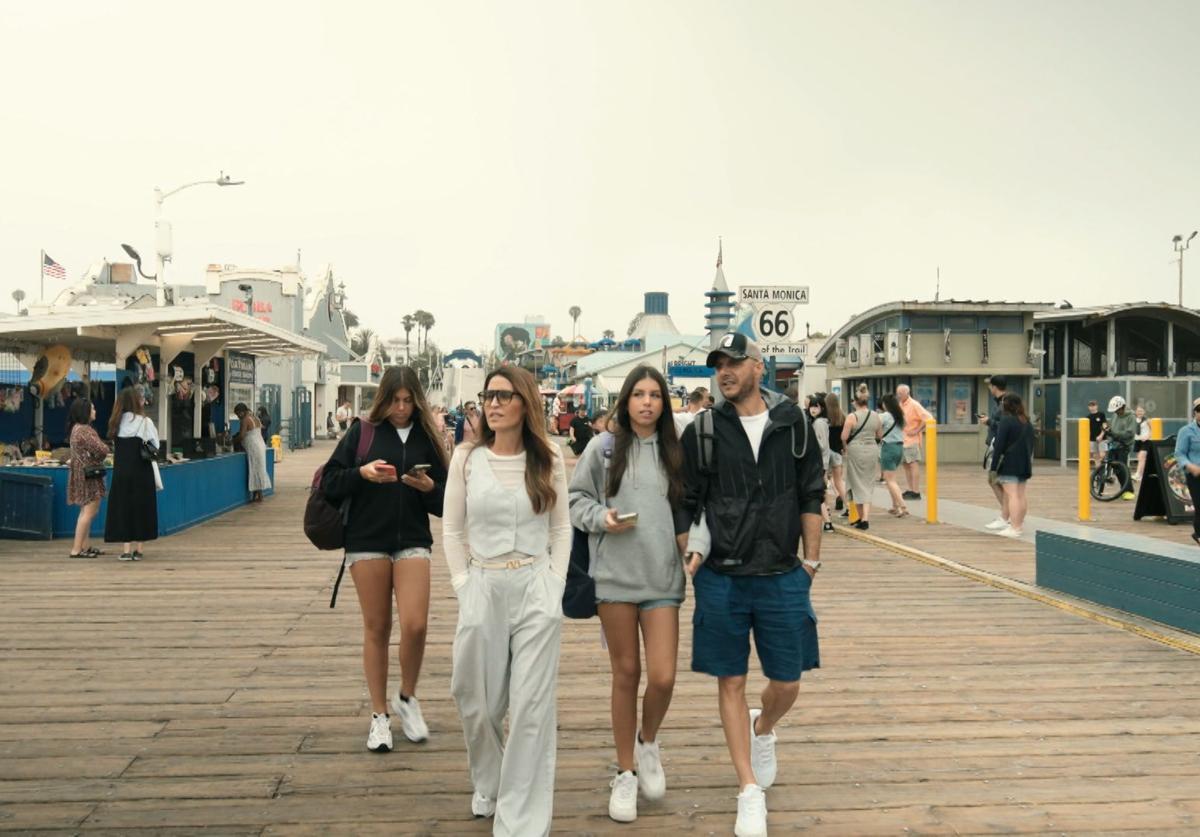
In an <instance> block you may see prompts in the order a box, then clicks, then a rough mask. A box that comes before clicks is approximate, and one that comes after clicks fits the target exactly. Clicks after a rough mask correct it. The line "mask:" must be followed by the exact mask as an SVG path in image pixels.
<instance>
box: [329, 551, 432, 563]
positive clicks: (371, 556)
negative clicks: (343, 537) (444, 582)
mask: <svg viewBox="0 0 1200 837" xmlns="http://www.w3.org/2000/svg"><path fill="white" fill-rule="evenodd" d="M384 558H390V559H391V561H392V563H393V564H394V563H396V562H397V561H406V560H408V559H409V558H424V559H425V560H426V561H428V560H430V559H431V558H433V554H432V553H431V552H430V551H429V550H428V549H426V548H425V547H423V546H410V547H409V548H408V549H398V550H396V551H395V552H347V553H346V566H347V567H349V566H350V565H352V564H353V563H354V562H355V561H373V560H375V559H379V560H382V559H384Z"/></svg>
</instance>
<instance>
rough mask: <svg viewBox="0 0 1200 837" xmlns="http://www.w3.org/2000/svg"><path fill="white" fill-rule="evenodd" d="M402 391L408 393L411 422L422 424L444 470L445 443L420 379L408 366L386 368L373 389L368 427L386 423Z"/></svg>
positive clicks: (422, 428)
mask: <svg viewBox="0 0 1200 837" xmlns="http://www.w3.org/2000/svg"><path fill="white" fill-rule="evenodd" d="M402 389H406V390H408V392H409V394H410V395H411V396H412V399H413V420H414V421H415V422H417V423H419V424H420V425H421V430H423V431H424V432H425V438H427V439H429V443H430V445H432V446H433V450H434V452H435V453H436V454H437V458H438V461H439V462H440V463H441V464H442V467H443V468H444V467H446V444H445V441H444V440H443V439H442V434H441V433H439V432H438V429H437V425H436V424H435V423H434V420H433V411H432V410H430V409H429V402H428V401H426V400H425V390H424V389H423V388H422V387H421V379H420V378H419V377H418V376H417V372H416V370H415V369H413V368H412V367H411V366H389V367H388V368H387V369H386V370H385V371H384V373H383V377H382V378H381V379H380V380H379V389H377V390H375V400H374V401H372V402H371V411H370V412H369V413H367V421H369V422H371V424H382V423H383V422H385V421H387V420H388V414H389V413H390V412H391V411H392V399H393V398H395V397H396V393H397V392H398V391H400V390H402Z"/></svg>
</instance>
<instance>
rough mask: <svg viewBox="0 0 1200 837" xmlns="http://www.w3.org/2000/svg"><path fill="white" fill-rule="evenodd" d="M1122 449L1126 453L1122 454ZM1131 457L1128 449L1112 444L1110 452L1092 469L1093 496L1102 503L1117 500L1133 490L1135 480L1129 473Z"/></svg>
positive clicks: (1109, 447)
mask: <svg viewBox="0 0 1200 837" xmlns="http://www.w3.org/2000/svg"><path fill="white" fill-rule="evenodd" d="M1122 450H1125V455H1124V456H1121V455H1120V454H1121V452H1122ZM1128 458H1129V453H1128V450H1127V449H1123V448H1121V447H1118V446H1116V445H1112V444H1110V445H1109V446H1108V452H1107V454H1106V455H1105V457H1104V459H1102V460H1101V461H1100V464H1099V465H1097V466H1096V467H1095V468H1093V469H1092V477H1091V482H1090V485H1091V491H1092V496H1093V497H1095V498H1096V499H1097V500H1099V501H1100V502H1102V503H1108V502H1111V501H1113V500H1116V499H1117V498H1118V497H1120V496H1121V495H1123V494H1125V493H1126V492H1128V491H1132V490H1133V480H1132V478H1131V477H1130V474H1129V465H1128V463H1127V462H1126V460H1127V459H1128Z"/></svg>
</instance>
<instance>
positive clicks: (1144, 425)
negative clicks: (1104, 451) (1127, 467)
mask: <svg viewBox="0 0 1200 837" xmlns="http://www.w3.org/2000/svg"><path fill="white" fill-rule="evenodd" d="M1133 417H1134V419H1136V420H1137V435H1135V436H1134V437H1133V450H1134V452H1135V453H1136V454H1137V473H1136V474H1134V475H1133V481H1134V482H1141V481H1142V474H1143V473H1144V472H1145V470H1146V456H1147V454H1149V453H1150V419H1148V418H1146V408H1145V407H1143V406H1142V405H1140V404H1139V405H1138V406H1137V409H1135V410H1134V411H1133Z"/></svg>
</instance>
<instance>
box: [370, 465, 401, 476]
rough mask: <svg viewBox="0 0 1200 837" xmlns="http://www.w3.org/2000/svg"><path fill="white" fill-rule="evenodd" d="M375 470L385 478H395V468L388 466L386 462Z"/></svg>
mask: <svg viewBox="0 0 1200 837" xmlns="http://www.w3.org/2000/svg"><path fill="white" fill-rule="evenodd" d="M375 470H376V471H378V472H379V473H380V474H381V475H383V476H387V477H394V476H396V466H395V465H388V464H387V463H386V462H385V463H383V464H382V465H376V466H375Z"/></svg>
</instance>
